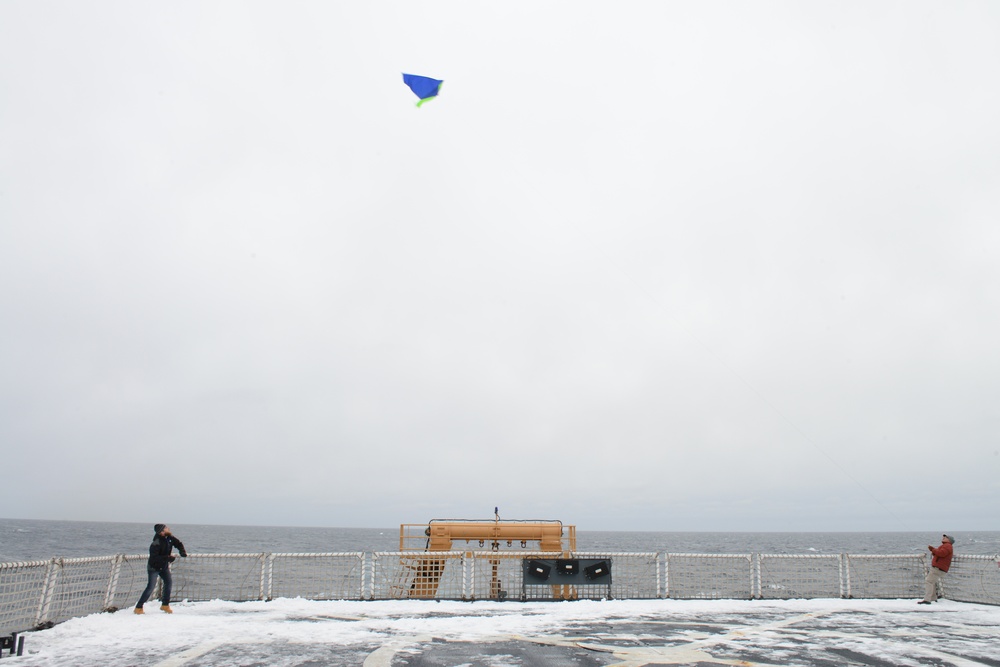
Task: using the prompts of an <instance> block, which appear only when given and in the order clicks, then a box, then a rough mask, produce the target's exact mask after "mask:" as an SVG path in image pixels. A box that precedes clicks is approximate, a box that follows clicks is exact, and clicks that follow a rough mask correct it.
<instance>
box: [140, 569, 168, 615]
mask: <svg viewBox="0 0 1000 667" xmlns="http://www.w3.org/2000/svg"><path fill="white" fill-rule="evenodd" d="M146 573H147V574H148V575H149V583H148V584H146V590H144V591H143V592H142V595H141V596H139V603H138V604H136V605H135V606H136V607H141V606H142V605H144V604H146V600H148V599H149V596H150V595H152V594H153V589H154V588H156V578H157V577H159V578H160V579H163V592H162V593H161V594H160V604H163V605H169V604H170V587H171V586H172V585H173V581H172V580H171V578H170V566H169V565H164V566H163V569H160V570H155V569H153V568H151V567H147V568H146Z"/></svg>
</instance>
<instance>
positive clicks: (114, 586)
mask: <svg viewBox="0 0 1000 667" xmlns="http://www.w3.org/2000/svg"><path fill="white" fill-rule="evenodd" d="M124 560H125V555H124V554H117V555H115V559H114V560H113V561H112V562H111V575H110V576H109V577H108V588H107V590H106V591H105V592H104V611H115V610H116V609H115V608H114V604H113V603H114V601H115V593H116V592H117V591H118V575H119V573H121V571H122V563H123V562H124Z"/></svg>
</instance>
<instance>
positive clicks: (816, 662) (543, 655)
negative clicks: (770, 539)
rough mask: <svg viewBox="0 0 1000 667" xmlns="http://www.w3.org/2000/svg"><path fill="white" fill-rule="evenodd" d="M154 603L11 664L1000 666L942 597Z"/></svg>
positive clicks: (73, 626)
mask: <svg viewBox="0 0 1000 667" xmlns="http://www.w3.org/2000/svg"><path fill="white" fill-rule="evenodd" d="M173 608H174V613H173V614H172V615H168V614H164V613H162V612H160V610H159V606H158V605H157V604H155V603H154V602H150V603H149V604H147V605H146V614H145V615H142V616H138V615H135V614H133V613H132V610H131V609H124V610H121V611H119V612H117V613H114V614H95V615H93V616H88V617H85V618H78V619H74V620H71V621H67V622H66V623H62V624H60V625H58V626H56V627H54V628H51V629H48V630H43V631H40V632H33V633H27V634H26V635H25V637H26V639H25V652H24V655H23V656H22V657H20V658H18V657H14V656H7V655H4V656H3V661H2V663H0V665H10V667H15V666H22V667H27V666H28V665H31V666H42V665H45V666H48V665H60V666H65V667H75V666H79V667H84V666H87V667H89V666H94V667H97V666H100V667H126V666H131V665H149V666H152V667H230V666H232V667H236V666H239V667H252V666H256V665H260V666H265V665H266V666H268V667H306V666H309V667H318V666H319V665H332V666H341V665H344V666H346V665H364V667H389V666H390V665H392V666H393V667H455V666H462V667H522V666H533V665H545V666H546V667H604V666H606V665H628V666H635V667H638V666H640V665H646V664H657V665H698V666H702V667H707V666H709V665H782V666H787V665H810V666H824V665H829V666H831V667H832V666H834V665H836V666H839V667H843V666H845V665H846V666H850V665H877V666H880V667H886V666H890V665H914V666H916V665H956V666H961V667H968V666H972V665H989V666H992V667H997V666H1000V607H993V606H984V605H975V604H966V603H958V602H951V601H948V600H943V601H941V602H938V603H936V604H934V605H929V606H928V605H917V604H916V600H837V599H824V600H791V601H760V600H705V601H699V600H641V601H635V600H628V601H627V600H608V601H585V600H580V601H574V602H527V603H520V602H501V603H498V602H485V601H481V602H433V601H416V600H413V601H410V600H400V601H381V602H361V601H336V602H320V601H310V600H302V599H279V600H274V601H271V602H222V601H213V602H197V603H184V602H178V603H175V604H174V605H173Z"/></svg>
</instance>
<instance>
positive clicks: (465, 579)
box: [462, 553, 469, 600]
mask: <svg viewBox="0 0 1000 667" xmlns="http://www.w3.org/2000/svg"><path fill="white" fill-rule="evenodd" d="M466 555H467V554H466V553H463V554H462V599H463V600H468V599H469V563H468V561H467V560H466V558H465V557H466Z"/></svg>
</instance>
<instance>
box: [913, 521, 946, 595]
mask: <svg viewBox="0 0 1000 667" xmlns="http://www.w3.org/2000/svg"><path fill="white" fill-rule="evenodd" d="M953 544H955V538H954V537H952V536H951V535H942V536H941V546H939V547H937V548H934V547H932V546H929V545H928V547H927V548H928V549H930V552H931V554H932V555H933V556H934V557H933V558H932V559H931V567H930V570H928V572H927V579H925V580H924V599H923V600H921V601H920V602H918V603H917V604H930V603H931V602H937V599H938V584H939V583H940V582H941V578H942V577H944V573H945V572H947V571H948V568H950V567H951V557H952V555H953V551H952V548H951V545H953Z"/></svg>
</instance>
